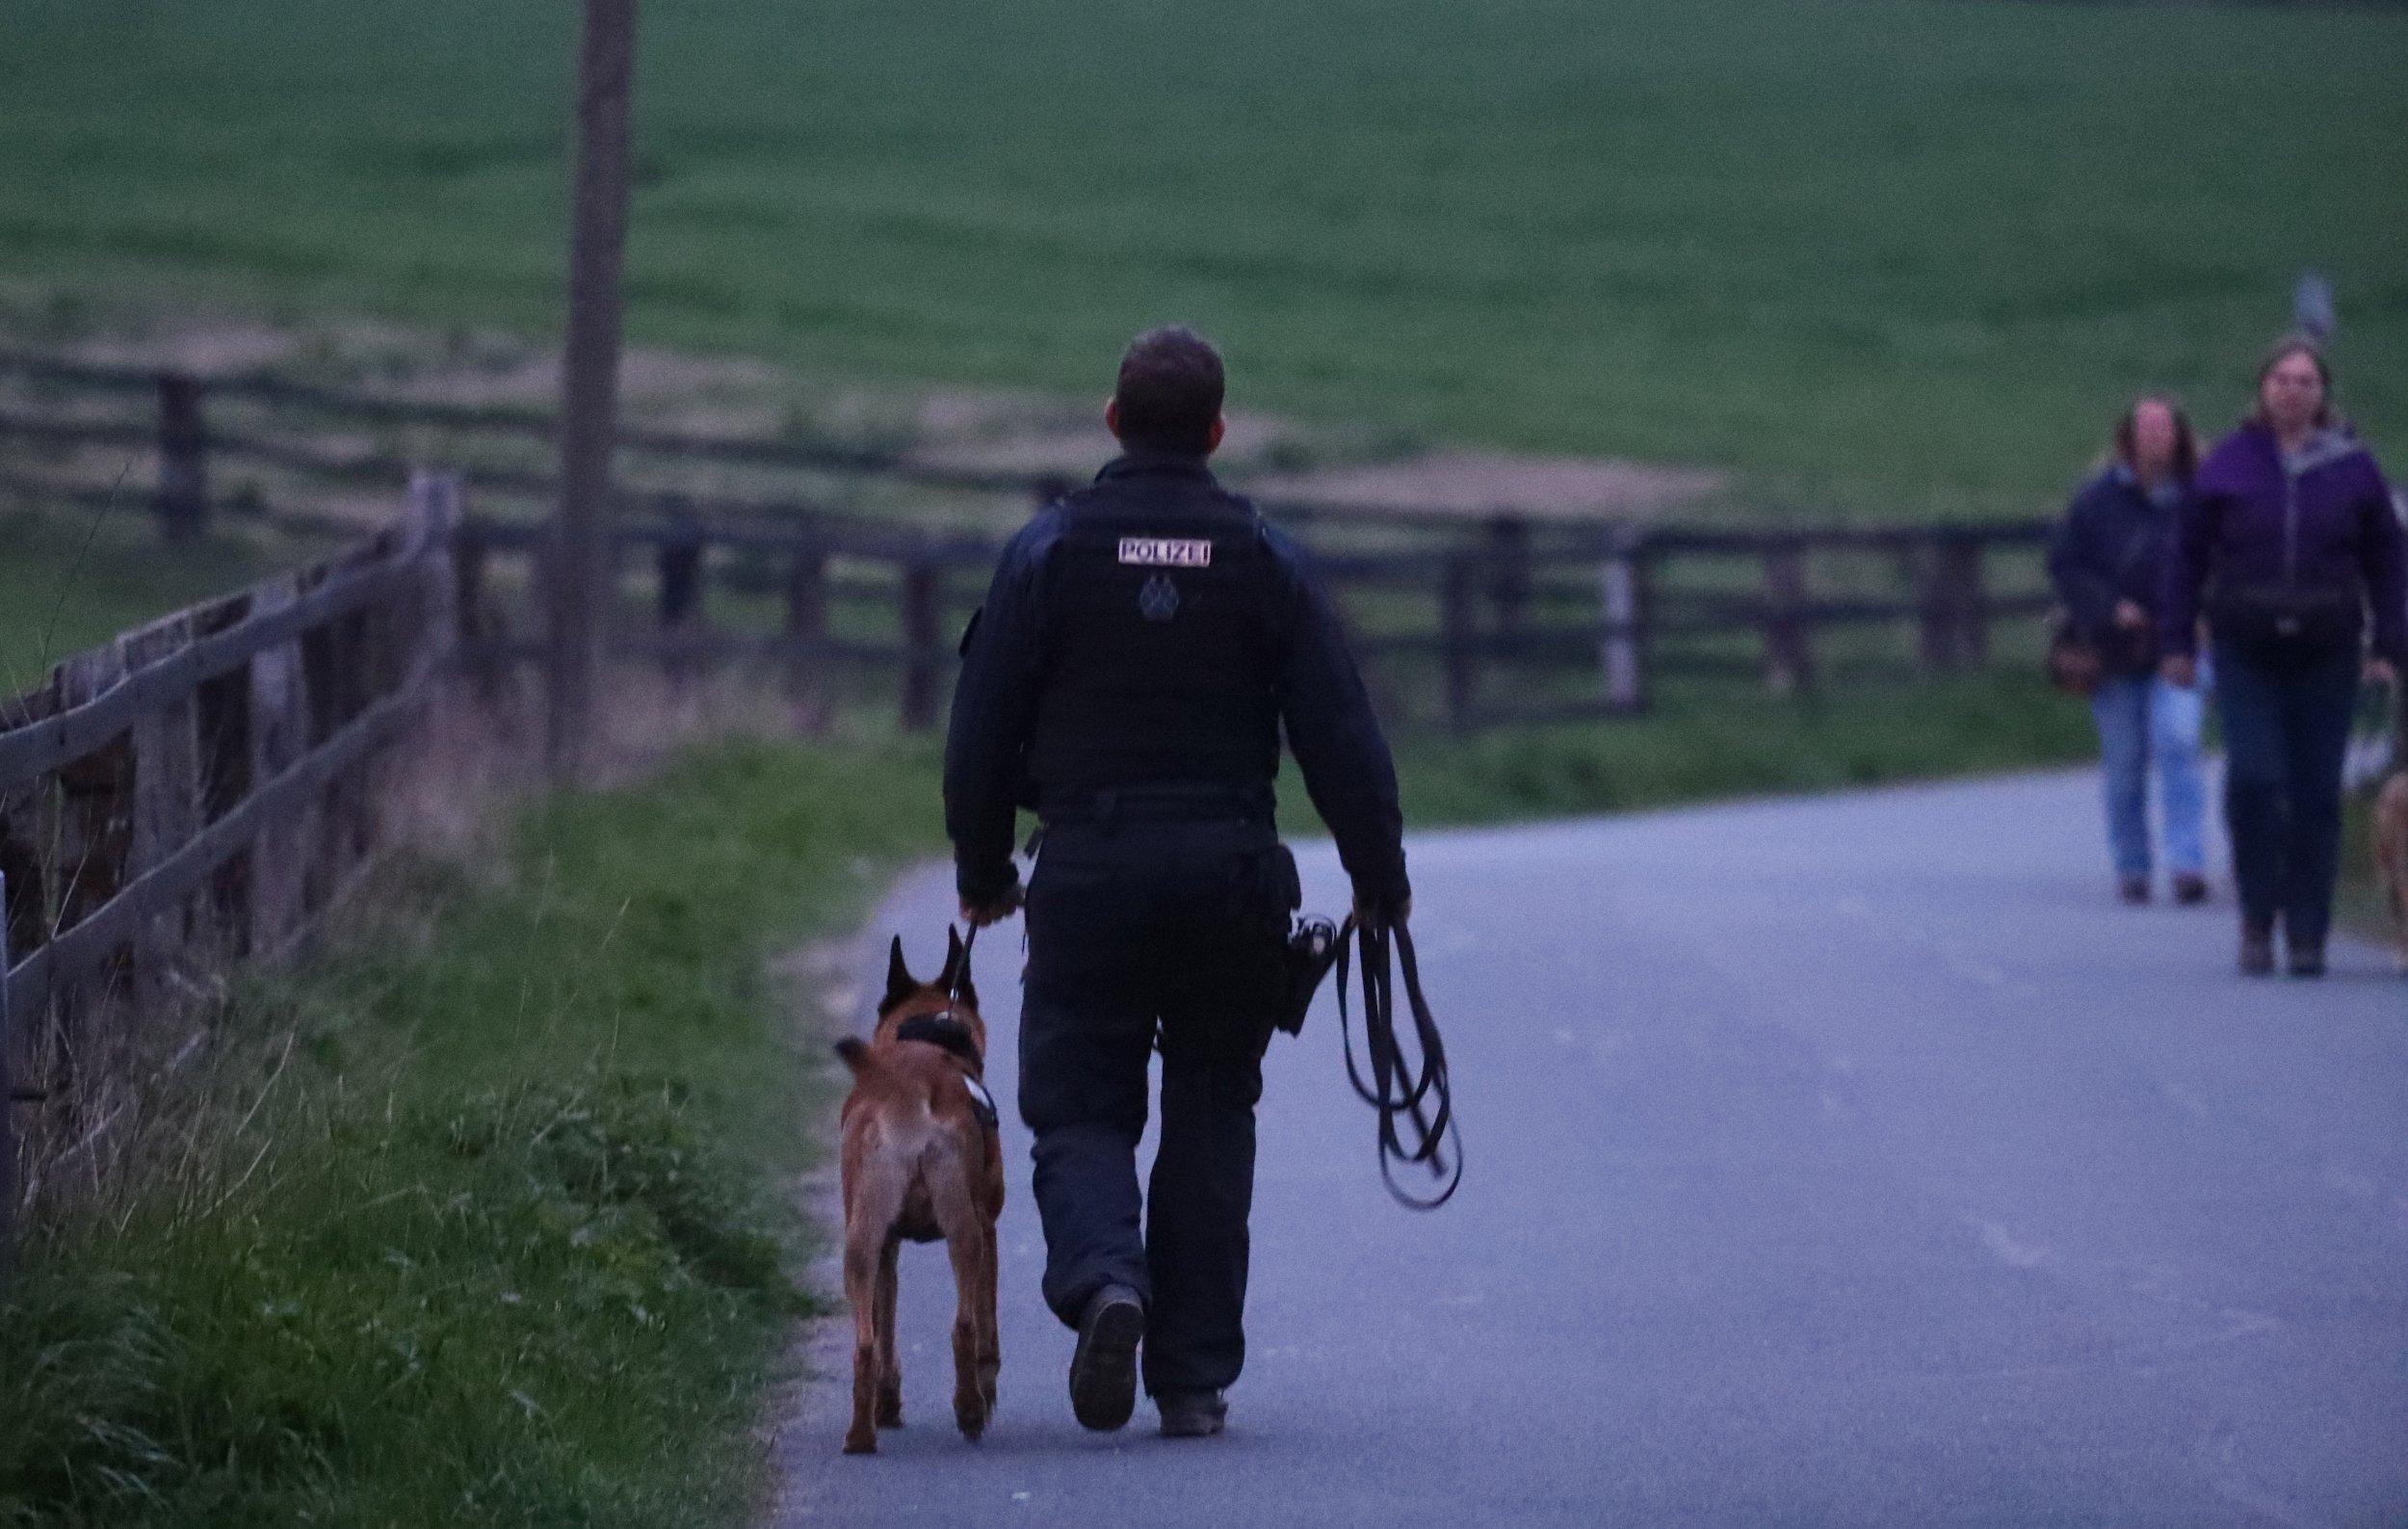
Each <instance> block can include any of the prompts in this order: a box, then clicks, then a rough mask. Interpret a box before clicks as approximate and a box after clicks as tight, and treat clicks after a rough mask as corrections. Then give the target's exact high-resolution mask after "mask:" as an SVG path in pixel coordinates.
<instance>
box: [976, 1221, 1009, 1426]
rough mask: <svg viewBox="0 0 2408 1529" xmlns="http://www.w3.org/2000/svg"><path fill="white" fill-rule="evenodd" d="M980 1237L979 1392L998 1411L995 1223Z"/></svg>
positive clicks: (1000, 1354)
mask: <svg viewBox="0 0 2408 1529" xmlns="http://www.w3.org/2000/svg"><path fill="white" fill-rule="evenodd" d="M980 1231H981V1236H980V1238H979V1301H978V1313H977V1315H978V1319H979V1391H980V1394H981V1395H982V1396H984V1397H985V1398H986V1410H987V1411H988V1412H989V1413H992V1412H993V1411H994V1410H995V1383H996V1379H997V1377H999V1376H1001V1375H1002V1374H1003V1369H1004V1345H1003V1334H1002V1332H1001V1331H999V1329H998V1327H997V1324H996V1320H995V1286H996V1282H997V1271H996V1264H997V1262H998V1259H999V1257H1000V1252H1001V1251H1000V1250H999V1249H998V1248H997V1246H996V1236H995V1226H994V1224H993V1223H991V1222H990V1223H989V1224H987V1225H986V1226H982V1227H981V1228H980Z"/></svg>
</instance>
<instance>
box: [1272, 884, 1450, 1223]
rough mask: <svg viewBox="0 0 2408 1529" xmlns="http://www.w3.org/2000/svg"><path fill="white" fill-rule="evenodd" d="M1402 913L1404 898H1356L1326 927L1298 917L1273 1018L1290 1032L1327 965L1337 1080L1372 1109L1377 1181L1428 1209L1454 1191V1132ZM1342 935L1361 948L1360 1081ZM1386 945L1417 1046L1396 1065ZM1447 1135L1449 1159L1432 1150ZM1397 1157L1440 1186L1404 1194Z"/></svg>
mask: <svg viewBox="0 0 2408 1529" xmlns="http://www.w3.org/2000/svg"><path fill="white" fill-rule="evenodd" d="M1412 914H1413V902H1412V899H1411V898H1409V897H1408V898H1406V899H1404V900H1403V901H1402V902H1400V903H1399V904H1398V905H1397V906H1396V907H1395V908H1394V909H1386V908H1382V907H1380V906H1377V905H1375V904H1373V903H1369V902H1366V901H1364V900H1362V899H1357V900H1356V902H1355V907H1354V912H1353V913H1352V914H1351V915H1349V916H1348V919H1347V921H1346V923H1345V925H1344V926H1343V927H1338V928H1332V927H1331V925H1330V923H1329V921H1328V920H1327V919H1325V918H1308V919H1305V920H1302V921H1301V922H1300V923H1299V924H1298V925H1297V927H1296V933H1295V934H1294V935H1293V936H1291V937H1290V940H1289V947H1288V961H1289V990H1288V1006H1287V1009H1286V1010H1285V1012H1284V1013H1283V1014H1282V1015H1281V1016H1280V1020H1279V1028H1281V1029H1283V1030H1285V1031H1287V1032H1288V1033H1289V1034H1290V1035H1295V1034H1296V1033H1298V1032H1299V1031H1301V1030H1302V1029H1303V1028H1304V1013H1305V1010H1306V1009H1307V1008H1309V1007H1310V1006H1311V1004H1312V1001H1313V993H1314V991H1315V990H1316V989H1319V988H1320V986H1321V983H1322V978H1323V977H1324V976H1326V975H1327V974H1328V972H1329V969H1330V968H1331V967H1332V966H1335V967H1336V968H1337V970H1338V1033H1339V1036H1340V1038H1341V1041H1342V1043H1343V1044H1344V1046H1345V1048H1346V1059H1347V1078H1348V1082H1350V1083H1352V1084H1353V1085H1354V1092H1355V1094H1357V1095H1358V1096H1359V1097H1361V1099H1362V1100H1363V1102H1364V1103H1366V1104H1369V1105H1370V1106H1372V1108H1373V1109H1374V1110H1376V1111H1378V1113H1379V1134H1378V1150H1379V1176H1380V1180H1381V1182H1383V1183H1385V1184H1386V1185H1387V1186H1388V1193H1389V1194H1391V1195H1393V1196H1394V1197H1396V1199H1397V1202H1398V1203H1399V1204H1400V1205H1404V1206H1406V1207H1407V1208H1409V1209H1412V1210H1436V1209H1437V1208H1438V1207H1439V1206H1441V1205H1443V1204H1445V1203H1446V1202H1447V1201H1448V1200H1450V1199H1453V1198H1454V1192H1455V1188H1456V1186H1457V1185H1459V1184H1461V1183H1462V1182H1463V1133H1462V1129H1461V1127H1460V1126H1458V1125H1457V1124H1456V1123H1455V1119H1454V1090H1453V1084H1452V1083H1451V1082H1450V1081H1449V1079H1448V1075H1447V1047H1446V1042H1445V1041H1444V1040H1442V1039H1441V1038H1440V1036H1439V1034H1438V1020H1437V1018H1436V1016H1434V1015H1432V1014H1431V1013H1430V1009H1429V1000H1428V999H1427V998H1426V997H1424V996H1423V995H1422V974H1421V963H1420V962H1419V961H1418V960H1417V959H1416V958H1415V955H1414V951H1413V936H1412V934H1411V933H1410V931H1409V930H1408V929H1407V928H1406V921H1407V920H1408V919H1410V918H1411V917H1412ZM1348 936H1352V938H1353V940H1354V942H1355V943H1356V944H1357V945H1358V946H1359V947H1360V949H1361V955H1362V966H1361V972H1362V976H1361V979H1360V980H1361V996H1362V1000H1363V1048H1364V1053H1365V1055H1366V1057H1367V1059H1368V1060H1369V1062H1370V1063H1371V1081H1370V1082H1368V1083H1367V1082H1365V1081H1364V1078H1363V1072H1362V1069H1361V1068H1358V1067H1357V1066H1356V1064H1355V1060H1354V1037H1353V1033H1352V1030H1351V1028H1350V1026H1349V1023H1348V1019H1349V1015H1348V1009H1347V977H1348V968H1349V966H1350V965H1351V962H1350V961H1349V959H1348V950H1347V943H1348ZM1392 950H1393V952H1394V953H1395V962H1396V964H1397V965H1398V966H1400V967H1401V968H1402V970H1403V973H1404V995H1405V1002H1406V1004H1407V1006H1408V1007H1409V1009H1410V1010H1411V1013H1412V1015H1413V1029H1414V1039H1415V1041H1416V1044H1417V1047H1418V1049H1419V1050H1420V1052H1421V1063H1420V1066H1419V1067H1418V1068H1415V1067H1412V1066H1409V1065H1408V1064H1407V1063H1406V1061H1405V1059H1404V1055H1403V1052H1402V1050H1401V1048H1400V1046H1399V1045H1398V1043H1397V1025H1396V1004H1395V996H1394V990H1393V985H1394V978H1393V974H1392V972H1391V967H1390V953H1391V951H1392ZM1399 1116H1403V1117H1405V1118H1406V1119H1408V1120H1410V1121H1411V1126H1412V1129H1411V1133H1410V1134H1411V1136H1412V1142H1411V1145H1409V1146H1408V1145H1407V1144H1406V1142H1405V1140H1404V1133H1402V1132H1401V1131H1400V1128H1399V1126H1398V1123H1397V1120H1398V1117H1399ZM1450 1136H1452V1137H1453V1139H1454V1146H1453V1161H1452V1162H1450V1161H1449V1154H1448V1152H1447V1151H1445V1150H1443V1149H1442V1148H1444V1147H1445V1146H1446V1142H1447V1139H1448V1138H1449V1137H1450ZM1398 1163H1419V1164H1423V1165H1424V1166H1426V1167H1427V1168H1428V1170H1429V1173H1430V1176H1431V1177H1432V1178H1433V1179H1435V1180H1438V1181H1439V1182H1440V1184H1441V1187H1440V1188H1439V1189H1438V1190H1437V1191H1436V1193H1435V1194H1434V1195H1431V1196H1429V1197H1426V1198H1425V1197H1422V1196H1418V1195H1414V1194H1410V1193H1408V1192H1407V1191H1406V1190H1405V1189H1404V1188H1402V1187H1401V1186H1400V1185H1399V1184H1398V1182H1397V1178H1396V1173H1395V1165H1396V1164H1398Z"/></svg>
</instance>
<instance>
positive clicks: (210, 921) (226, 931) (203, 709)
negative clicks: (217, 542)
mask: <svg viewBox="0 0 2408 1529" xmlns="http://www.w3.org/2000/svg"><path fill="white" fill-rule="evenodd" d="M250 611H251V600H250V595H249V593H248V592H247V593H242V594H237V595H234V596H233V597H231V598H229V599H223V600H219V601H217V602H216V603H214V604H211V605H206V606H203V607H201V608H200V609H199V610H197V611H196V612H195V613H194V617H193V636H194V638H195V639H196V640H197V639H200V638H204V637H208V636H210V635H212V634H213V633H217V632H222V631H224V630H226V629H227V628H228V627H231V626H234V625H236V624H238V623H240V622H241V621H243V620H246V619H247V618H248V617H249V615H250ZM250 711H251V707H250V666H249V665H248V664H246V665H244V666H243V667H242V668H240V669H237V670H235V671H233V672H230V673H225V674H220V675H218V676H217V677H216V678H214V679H205V680H203V681H201V683H200V685H199V687H198V688H197V689H196V691H195V692H194V693H193V723H194V726H195V729H196V732H197V734H198V740H197V741H198V744H199V751H198V755H197V758H198V763H199V774H198V778H197V779H196V782H195V789H196V793H197V797H198V801H197V803H196V807H197V812H196V819H195V821H196V824H197V825H198V826H200V827H203V828H205V827H207V826H208V825H210V824H213V823H215V822H217V821H218V820H219V819H220V818H222V817H224V816H225V815H226V814H227V813H229V812H231V811H233V810H234V809H235V808H236V807H238V806H240V805H242V804H243V801H244V799H245V798H247V797H249V795H250V793H251V788H252V786H253V784H254V783H255V781H256V778H255V777H254V776H253V775H252V774H251V766H252V763H253V759H254V756H255V751H254V750H253V749H252V747H251V741H250V724H251V715H250ZM257 859H258V857H256V856H255V855H253V854H252V853H251V852H250V851H249V849H246V850H244V851H243V852H242V853H241V854H239V855H236V856H234V857H231V858H229V859H228V860H226V862H225V863H224V864H222V865H221V866H219V867H218V868H217V870H216V871H214V872H212V873H211V874H210V878H209V884H208V890H207V893H206V896H205V897H204V898H203V899H202V900H201V901H200V902H199V903H198V904H196V911H197V912H199V913H200V914H201V916H203V917H204V918H205V919H206V922H207V927H206V929H205V930H204V931H203V932H202V933H203V934H204V935H205V944H206V946H207V948H209V949H210V950H211V952H212V953H213V954H217V955H224V956H235V957H241V956H248V955H249V954H250V949H251V946H250V933H251V923H252V919H251V891H252V886H253V877H254V876H255V874H256V872H257V870H258V865H257Z"/></svg>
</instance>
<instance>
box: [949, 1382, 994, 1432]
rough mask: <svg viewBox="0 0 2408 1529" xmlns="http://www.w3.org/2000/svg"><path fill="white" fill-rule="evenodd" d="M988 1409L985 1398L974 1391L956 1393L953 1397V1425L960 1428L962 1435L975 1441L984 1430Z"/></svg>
mask: <svg viewBox="0 0 2408 1529" xmlns="http://www.w3.org/2000/svg"><path fill="white" fill-rule="evenodd" d="M990 1410H991V1409H990V1408H989V1407H988V1405H987V1400H986V1398H985V1397H984V1396H982V1395H981V1394H980V1393H978V1392H976V1391H972V1392H968V1393H966V1394H962V1395H956V1396H955V1398H954V1426H955V1427H956V1428H958V1429H960V1430H961V1437H964V1438H966V1439H968V1440H970V1441H971V1442H972V1443H977V1442H978V1439H979V1436H980V1435H982V1434H983V1433H985V1432H986V1418H987V1413H988V1412H989V1411H990Z"/></svg>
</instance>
